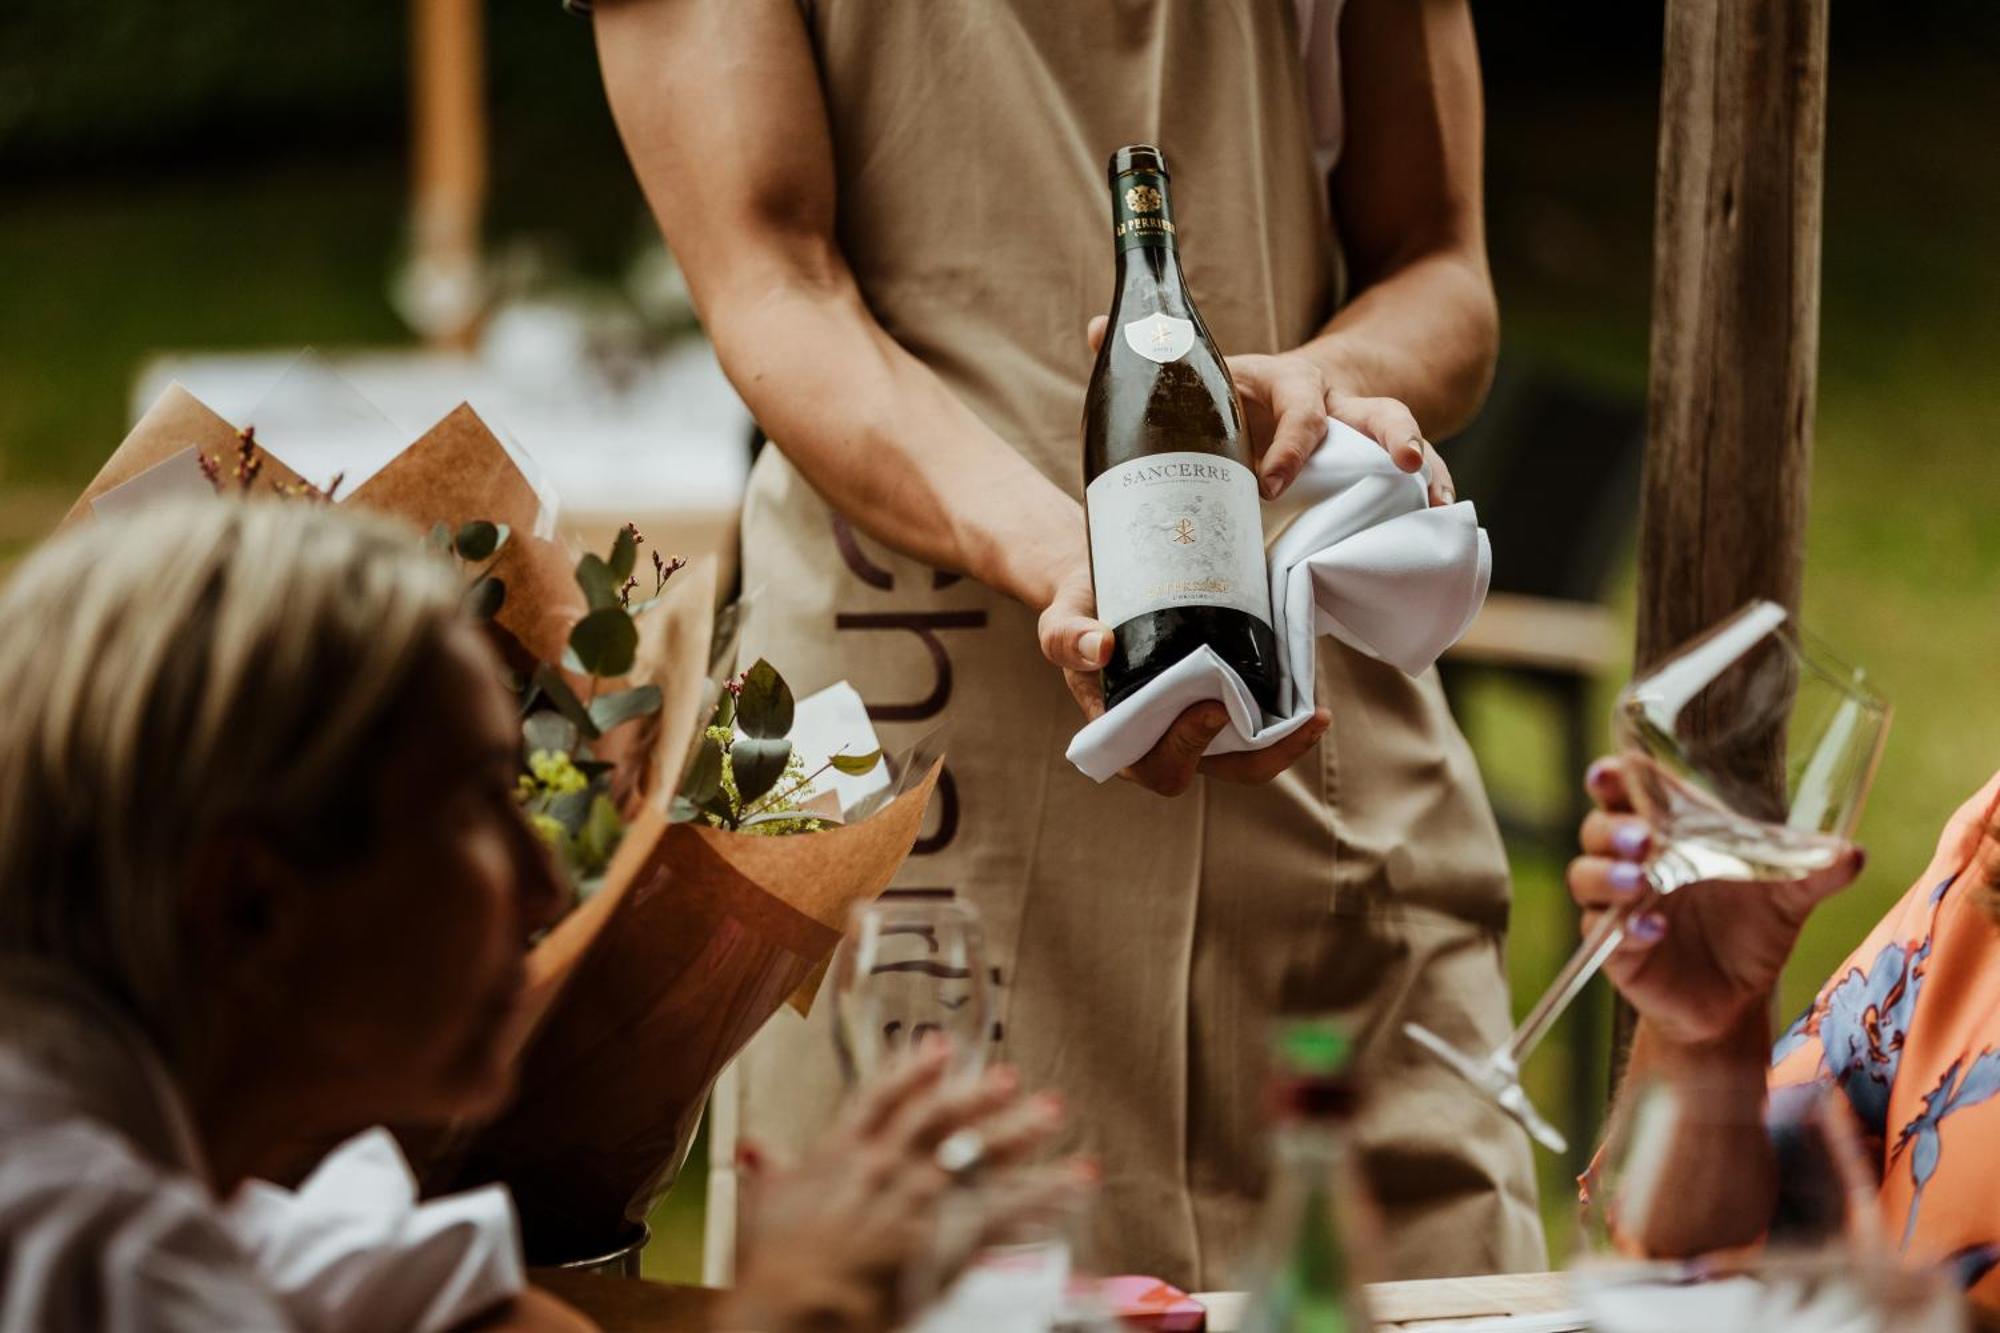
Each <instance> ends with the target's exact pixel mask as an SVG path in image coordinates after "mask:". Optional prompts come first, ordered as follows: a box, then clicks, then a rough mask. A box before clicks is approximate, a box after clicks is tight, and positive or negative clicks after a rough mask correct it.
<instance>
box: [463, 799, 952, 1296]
mask: <svg viewBox="0 0 2000 1333" xmlns="http://www.w3.org/2000/svg"><path fill="white" fill-rule="evenodd" d="M936 781H937V768H936V767H933V768H932V770H931V771H930V773H929V775H928V776H927V777H926V778H925V779H924V780H923V781H922V782H921V783H919V784H917V785H916V786H915V787H913V788H912V789H911V790H910V791H908V792H906V793H904V794H903V795H902V796H900V797H898V798H897V799H896V800H895V801H893V802H892V803H891V804H890V805H889V806H888V807H887V808H885V809H884V810H882V811H881V812H880V813H879V814H877V815H875V816H874V817H873V818H870V819H867V820H864V821H862V822H861V823H859V824H856V825H853V826H851V827H848V828H838V829H829V830H826V831H825V832H821V833H808V834H798V835H793V836H790V837H756V836H750V835H745V834H733V833H726V832H723V831H721V830H719V829H713V828H708V827H705V826H696V825H693V824H668V823H666V822H665V821H664V819H663V818H662V817H661V816H660V815H659V814H658V813H657V812H656V811H652V810H650V809H649V810H648V811H646V812H645V813H644V814H642V815H641V817H640V819H639V820H638V822H636V823H635V824H634V825H633V827H632V828H631V829H630V830H629V831H628V832H627V834H626V836H625V841H624V843H622V844H621V845H620V847H619V852H618V856H617V858H616V860H615V862H614V865H613V870H612V874H611V875H610V876H609V877H607V881H606V884H605V887H604V888H603V889H600V890H599V891H598V893H597V895H596V896H595V897H593V898H592V899H591V900H590V901H589V902H588V903H586V904H584V906H582V907H581V908H579V909H578V910H577V911H576V912H573V913H571V915H570V916H569V918H568V919H566V920H565V921H564V922H562V923H561V924H560V925H559V926H558V927H557V928H556V930H554V931H552V932H551V933H550V935H549V936H548V938H546V939H545V940H544V941H543V942H542V943H541V944H540V945H538V946H537V947H536V949H535V950H534V953H533V955H531V958H530V964H529V966H530V976H531V979H530V987H529V994H530V999H529V1004H528V1006H527V1009H528V1012H527V1014H526V1016H525V1017H524V1020H523V1025H522V1029H521V1031H522V1032H524V1033H528V1034H530V1035H527V1037H526V1040H527V1047H526V1050H525V1052H524V1054H523V1057H522V1059H521V1064H520V1071H521V1072H520V1078H521V1087H520V1092H519V1094H518V1096H517V1098H516V1100H515V1102H514V1104H513V1105H512V1106H511V1107H510V1108H509V1109H508V1110H507V1111H506V1112H505V1113H504V1114H502V1115H501V1116H500V1117H499V1118H498V1119H497V1120H496V1121H495V1122H494V1123H492V1124H490V1125H487V1126H485V1127H484V1128H483V1129H481V1130H479V1131H477V1132H476V1133H474V1134H473V1135H472V1136H471V1140H470V1143H469V1144H468V1145H467V1146H466V1147H465V1148H464V1150H463V1153H462V1155H461V1156H460V1158H459V1161H458V1164H457V1169H456V1170H455V1171H452V1172H449V1173H447V1174H448V1178H449V1182H450V1187H452V1188H463V1187H465V1186H468V1185H473V1184H478V1183H484V1182H487V1181H494V1180H498V1181H504V1182H505V1183H506V1184H507V1185H508V1186H509V1187H510V1188H511V1189H512V1190H513V1192H514V1197H515V1199H516V1201H517V1203H518V1204H519V1206H520V1210H521V1216H522V1219H523V1233H524V1237H525V1238H526V1241H527V1244H528V1249H529V1254H530V1257H531V1259H532V1260H535V1261H545V1260H552V1259H561V1258H563V1257H566V1256H574V1255H576V1254H580V1253H584V1252H587V1251H589V1250H590V1248H591V1247H592V1246H594V1245H598V1244H601V1243H602V1242H604V1241H605V1240H606V1239H607V1238H608V1237H612V1236H614V1235H616V1234H618V1233H619V1232H620V1230H621V1229H622V1228H623V1227H625V1226H626V1224H627V1223H628V1222H629V1221H632V1220H636V1219H638V1218H641V1217H643V1216H644V1215H645V1214H646V1212H647V1211H648V1210H649V1209H650V1208H651V1206H652V1204H653V1203H654V1202H655V1201H656V1199H657V1198H658V1196H659V1194H660V1192H661V1191H662V1190H663V1189H664V1188H665V1186H666V1185H668V1184H669V1183H671V1179H672V1176H673V1173H674V1172H676V1171H677V1170H678V1169H679V1167H680V1163H681V1159H682V1157H683V1155H684V1154H685V1152H686V1150H687V1146H688V1144H689V1143H690V1142H691V1141H692V1139H693V1136H694V1129H695V1126H696V1124H697V1123H698V1122H699V1120H700V1116H701V1108H702V1105H703V1103H704V1101H705V1100H706V1098H707V1096H708V1092H709V1089H710V1087H711V1086H712V1085H713V1084H714V1082H715V1079H716V1077H717V1076H718V1075H719V1074H720V1073H721V1072H722V1070H723V1068H724V1066H726V1065H727V1064H728V1063H729V1061H730V1060H732V1059H734V1058H735V1056H736V1055H737V1053H738V1052H740V1051H741V1050H742V1048H743V1047H744V1045H745V1044H747V1043H748V1042H749V1040H750V1038H751V1037H752V1036H753V1035H755V1033H756V1031H757V1030H758V1029H759V1028H760V1027H762V1026H763V1024H764V1023H765V1021H766V1020H768V1019H769V1018H770V1017H771V1015H772V1014H774V1013H776V1012H777V1010H778V1008H779V1007H780V1006H781V1005H783V1004H784V1003H785V1001H786V999H787V998H788V997H790V996H791V995H792V994H793V993H794V992H795V991H797V990H798V988H799V987H800V986H801V985H802V984H803V983H804V982H805V981H807V980H808V979H809V978H810V977H811V976H812V975H813V973H814V972H815V971H816V970H817V969H818V968H819V967H820V966H821V965H822V964H823V963H824V961H825V960H826V959H827V958H828V957H829V956H830V955H831V954H832V952H833V949H834V946H835V945H836V944H837V943H838V942H839V940H840V935H841V929H842V926H843V924H844V923H845V921H846V918H847V914H848V911H849V909H851V908H852V907H853V905H854V904H855V903H857V902H861V901H864V900H867V899H870V898H873V897H874V896H876V895H877V894H879V893H880V892H881V891H882V889H884V888H885V887H887V885H888V883H889V880H890V878H891V877H892V876H893V875H894V874H895V872H896V869H897V867H898V866H900V865H901V864H902V862H903V859H904V858H905V857H906V856H908V854H909V850H910V848H911V846H912V845H913V844H914V843H915V842H916V838H917V833H918V830H919V826H920V825H921V823H922V821H923V815H924V808H925V804H926V803H927V802H928V800H929V798H930V792H931V788H932V787H933V786H934V785H935V783H936ZM433 1183H436V1177H435V1176H434V1177H433Z"/></svg>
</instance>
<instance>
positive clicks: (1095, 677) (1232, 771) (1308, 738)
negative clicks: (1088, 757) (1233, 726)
mask: <svg viewBox="0 0 2000 1333" xmlns="http://www.w3.org/2000/svg"><path fill="white" fill-rule="evenodd" d="M1096 617H1097V600H1096V598H1095V596H1094V595H1093V594H1092V592H1091V589H1090V570H1089V569H1088V568H1086V567H1079V568H1078V569H1077V570H1076V571H1075V573H1074V574H1072V575H1071V576H1070V577H1069V578H1066V579H1064V580H1063V581H1062V583H1061V584H1060V585H1059V586H1058V588H1057V590H1056V594H1055V597H1054V599H1053V600H1051V601H1050V603H1049V605H1048V607H1047V609H1045V610H1044V611H1043V612H1042V619H1041V644H1042V654H1043V656H1045V657H1047V658H1048V659H1049V661H1050V662H1051V663H1053V664H1054V665H1056V666H1058V667H1060V668H1062V673H1063V683H1064V684H1065V685H1067V686H1069V693H1070V697H1071V698H1073V699H1075V700H1076V706H1077V707H1078V708H1080V709H1082V710H1083V716H1084V718H1085V719H1086V720H1088V719H1092V718H1096V717H1098V716H1099V715H1100V714H1102V713H1103V712H1104V681H1103V678H1102V676H1101V675H1100V673H1101V672H1102V671H1103V669H1104V664H1105V663H1106V662H1109V661H1110V660H1111V630H1110V628H1109V627H1108V626H1106V625H1104V624H1103V623H1102V622H1100V621H1099V620H1098V619H1097V618H1096ZM1332 721H1333V714H1331V713H1329V712H1327V711H1326V709H1324V708H1322V709H1320V710H1319V711H1318V712H1317V713H1315V714H1313V718H1312V721H1310V722H1308V723H1306V724H1305V725H1304V726H1303V727H1300V728H1299V729H1298V730H1297V731H1295V732H1293V733H1292V734H1291V735H1289V736H1287V737H1285V739H1284V740H1282V741H1279V742H1278V743H1277V744H1276V745H1273V746H1271V747H1270V748H1269V749H1265V750H1250V751H1245V752H1243V753H1240V754H1218V755H1207V753H1206V752H1207V750H1208V747H1209V743H1210V742H1211V741H1213V740H1214V739H1215V738H1216V737H1217V736H1219V735H1221V734H1222V729H1223V728H1224V727H1226V726H1228V725H1229V714H1228V712H1227V711H1226V710H1225V709H1224V708H1223V706H1222V705H1221V704H1219V703H1204V704H1196V705H1195V706H1194V707H1193V708H1190V709H1188V710H1187V711H1186V712H1185V713H1182V714H1181V715H1180V716H1179V717H1178V718H1176V719H1175V720H1174V724H1173V726H1171V727H1169V728H1167V733H1166V735H1164V736H1162V737H1160V741H1159V744H1157V745H1155V746H1154V747H1153V748H1152V749H1151V750H1150V751H1148V752H1147V754H1146V757H1145V758H1144V759H1141V760H1140V761H1139V762H1138V763H1136V764H1134V765H1132V766H1131V767H1130V768H1127V769H1125V770H1123V771H1122V772H1120V773H1119V775H1118V776H1119V777H1121V778H1124V779H1125V780H1126V781H1128V782H1136V783H1138V784H1139V785H1140V786H1142V787H1144V788H1146V789H1147V790H1148V791H1155V792H1158V793H1159V794H1160V795H1162V796H1179V795H1180V794H1181V793H1182V792H1184V791H1186V790H1187V789H1188V788H1189V787H1191V786H1193V785H1194V779H1195V775H1196V774H1197V773H1201V774H1206V775H1207V776H1209V777H1212V778H1216V779H1219V780H1220V781H1223V782H1241V783H1249V784H1253V785H1254V784H1257V783H1264V782H1269V781H1270V780H1271V779H1273V778H1275V777H1277V776H1278V774H1280V773H1282V772H1284V771H1285V770H1286V769H1288V768H1290V767H1291V766H1292V765H1293V764H1295V763H1297V762H1298V761H1299V760H1300V759H1301V758H1303V757H1304V756H1305V754H1306V753H1307V752H1308V751H1309V750H1311V749H1312V748H1313V746H1315V745H1317V744H1319V738H1320V737H1321V736H1324V735H1325V734H1326V729H1327V727H1328V726H1329V725H1331V723H1332Z"/></svg>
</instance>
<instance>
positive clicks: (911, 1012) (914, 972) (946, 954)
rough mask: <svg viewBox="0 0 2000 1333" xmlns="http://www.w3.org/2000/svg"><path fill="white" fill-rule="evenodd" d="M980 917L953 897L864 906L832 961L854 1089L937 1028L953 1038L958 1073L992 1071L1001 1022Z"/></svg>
mask: <svg viewBox="0 0 2000 1333" xmlns="http://www.w3.org/2000/svg"><path fill="white" fill-rule="evenodd" d="M987 966H988V965H987V961H986V938H985V934H984V932H983V931H982V930H981V928H980V924H979V915H978V913H977V912H975V911H974V910H973V909H972V907H971V905H970V904H968V903H963V902H958V901H956V900H951V899H933V898H901V897H891V898H883V899H880V900H877V901H875V902H869V903H861V904H858V905H857V906H856V907H855V908H854V911H853V913H852V914H851V916H850V917H849V922H848V928H847V935H846V937H845V938H843V939H842V940H841V942H840V947H839V949H837V950H836V951H835V952H834V958H833V1034H834V1045H835V1048H836V1049H837V1050H838V1051H839V1054H840V1064H841V1070H842V1072H843V1073H844V1074H845V1075H846V1076H847V1081H848V1084H849V1085H850V1086H852V1085H854V1084H856V1083H860V1082H865V1081H867V1080H868V1079H870V1078H872V1077H873V1076H874V1075H875V1073H876V1072H877V1070H878V1069H879V1068H880V1067H881V1065H882V1064H883V1063H884V1062H885V1061H886V1060H887V1059H888V1058H889V1057H890V1056H891V1055H892V1054H894V1053H895V1052H897V1051H900V1050H904V1049H906V1048H908V1047H911V1046H914V1045H915V1044H916V1043H917V1042H919V1041H922V1040H923V1039H924V1038H925V1037H927V1036H929V1035H930V1034H932V1033H939V1034H941V1035H943V1036H945V1037H948V1038H950V1040H951V1043H952V1064H951V1076H952V1077H954V1078H965V1079H971V1078H974V1077H977V1075H978V1074H979V1072H980V1071H981V1070H982V1069H984V1068H985V1065H986V1056H987V1052H988V1048H989V1045H990V1040H989V1034H990V1032H991V1029H992V1026H993V1008H992V998H991V996H992V992H991V990H990V986H989V979H988V975H987Z"/></svg>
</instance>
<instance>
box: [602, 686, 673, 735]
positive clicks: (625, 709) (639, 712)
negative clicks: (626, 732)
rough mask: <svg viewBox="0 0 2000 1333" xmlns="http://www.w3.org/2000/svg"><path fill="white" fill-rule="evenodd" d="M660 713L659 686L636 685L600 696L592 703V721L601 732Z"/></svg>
mask: <svg viewBox="0 0 2000 1333" xmlns="http://www.w3.org/2000/svg"><path fill="white" fill-rule="evenodd" d="M659 711H660V687H659V686H657V685H635V686H634V687H632V688H631V689H629V690H620V691H618V692H617V693H616V694H605V695H600V696H599V697H597V698H595V699H592V700H591V701H590V720H591V721H593V722H595V723H596V724H597V729H598V730H599V731H609V730H611V729H612V728H613V727H615V726H617V725H618V724H619V723H620V722H627V721H630V720H631V719H632V718H635V717H644V716H645V715H646V714H648V713H657V712H659Z"/></svg>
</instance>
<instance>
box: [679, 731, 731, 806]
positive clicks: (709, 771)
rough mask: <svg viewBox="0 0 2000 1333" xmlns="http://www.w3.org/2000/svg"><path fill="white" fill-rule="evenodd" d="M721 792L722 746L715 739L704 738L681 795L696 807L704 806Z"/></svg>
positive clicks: (689, 767)
mask: <svg viewBox="0 0 2000 1333" xmlns="http://www.w3.org/2000/svg"><path fill="white" fill-rule="evenodd" d="M721 790H722V745H721V743H720V742H719V741H717V740H716V739H715V737H713V736H704V737H702V738H701V745H700V746H699V747H698V748H696V750H695V752H694V763H692V764H691V765H689V766H688V775H687V782H686V783H685V784H684V785H683V786H682V787H681V795H683V796H685V797H687V798H688V799H689V800H690V801H692V802H694V803H695V804H696V805H702V804H704V803H706V802H707V801H709V800H711V799H713V798H714V796H715V794H716V793H717V792H719V791H721Z"/></svg>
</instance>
